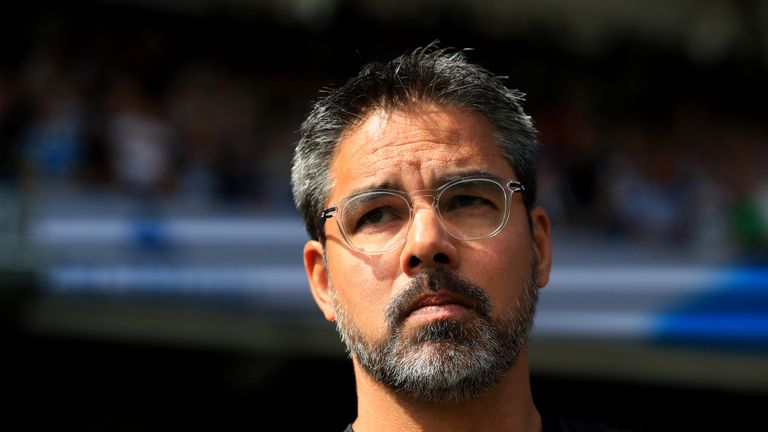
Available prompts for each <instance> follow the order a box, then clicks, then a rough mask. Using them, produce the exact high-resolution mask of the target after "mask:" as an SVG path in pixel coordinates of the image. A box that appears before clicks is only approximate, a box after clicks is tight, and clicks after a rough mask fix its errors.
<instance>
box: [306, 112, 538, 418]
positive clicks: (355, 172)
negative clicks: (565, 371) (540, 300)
mask: <svg viewBox="0 0 768 432" xmlns="http://www.w3.org/2000/svg"><path fill="white" fill-rule="evenodd" d="M477 171H483V172H487V173H489V174H493V175H496V176H499V177H501V178H503V179H516V176H515V172H514V170H513V169H512V168H511V166H510V165H509V164H508V163H507V162H506V159H505V158H504V157H503V155H502V153H501V151H500V150H499V148H498V146H497V142H496V138H495V137H494V135H493V128H492V126H491V124H490V123H489V122H488V121H487V120H486V119H485V118H484V117H482V116H481V115H479V114H476V113H472V112H468V111H466V110H463V109H459V108H454V107H443V106H435V105H423V104H422V105H415V106H411V107H409V108H408V109H406V110H398V111H394V112H382V111H377V112H374V113H372V114H371V115H369V116H368V117H367V118H365V119H364V120H363V121H361V122H359V123H358V124H356V125H353V126H352V127H351V128H350V129H349V130H348V131H347V132H346V133H345V134H344V135H343V136H342V139H341V141H340V142H339V145H338V147H337V149H336V155H335V158H334V161H333V163H332V166H331V173H332V179H333V182H334V185H335V187H334V188H333V190H332V193H331V196H330V197H329V199H328V201H327V202H326V205H327V206H330V205H331V204H332V203H336V202H338V201H340V200H341V199H343V198H345V197H346V196H348V195H350V194H352V193H355V192H357V191H360V190H364V189H368V188H373V187H377V186H381V185H384V184H386V185H387V186H388V187H393V188H397V189H401V190H404V191H415V190H422V189H432V188H437V187H439V186H440V185H441V184H443V183H444V178H445V177H446V176H450V175H456V174H462V173H474V172H477ZM430 203H431V201H430V199H429V198H423V197H419V198H416V199H415V201H414V207H415V216H414V220H413V224H412V226H411V228H410V231H409V232H408V236H407V238H406V241H405V243H404V244H403V245H402V246H400V247H399V248H397V249H395V250H393V251H390V252H387V253H385V254H383V255H364V254H361V253H358V252H356V251H354V250H353V249H351V248H349V247H348V246H347V244H346V243H345V242H344V240H343V237H342V235H341V233H340V232H339V229H338V227H337V226H336V224H335V223H334V222H333V221H330V220H329V221H327V222H326V224H325V229H326V233H327V241H326V252H327V268H326V266H325V265H324V263H323V246H322V244H321V243H319V242H317V241H309V242H307V244H306V245H305V247H304V265H305V268H306V271H307V277H308V279H309V283H310V287H311V291H312V295H313V296H314V298H315V301H316V302H317V304H318V306H319V307H320V309H321V310H322V312H323V314H324V315H325V318H326V319H327V320H329V321H334V320H335V319H336V316H335V312H334V308H333V301H332V299H331V293H330V291H329V289H330V286H329V282H332V286H333V289H335V290H336V294H337V296H338V300H339V302H340V304H341V305H342V306H343V307H344V308H345V310H346V311H347V314H348V315H349V318H350V319H351V320H353V321H354V322H355V323H356V325H357V326H358V327H359V328H360V329H362V331H363V332H364V335H365V337H366V338H367V339H369V340H382V339H383V338H385V336H386V324H385V321H384V310H385V307H386V306H387V304H388V303H389V302H390V301H391V300H392V299H393V298H394V297H395V296H396V295H397V294H398V293H399V292H402V290H403V289H404V288H405V287H406V286H407V284H408V282H409V280H410V279H411V278H413V277H414V276H415V275H417V274H419V272H421V271H424V270H427V269H431V268H435V267H439V266H442V267H445V268H446V269H448V270H450V271H453V272H455V273H457V274H458V275H460V276H461V277H463V278H466V279H467V280H469V281H471V282H473V283H475V284H476V285H477V286H479V287H480V288H482V289H483V290H484V291H485V292H486V294H487V295H488V296H489V298H490V301H491V309H492V315H493V316H498V315H499V314H500V313H501V312H503V311H509V310H515V306H516V301H517V299H518V297H519V296H520V293H521V291H522V289H523V287H524V285H525V282H526V280H527V277H528V274H529V271H530V263H531V259H532V257H533V256H532V254H536V255H538V259H539V265H538V266H537V267H536V269H535V271H536V273H537V276H538V281H539V284H540V288H541V287H544V286H545V285H546V284H547V282H548V280H549V272H550V268H551V261H552V257H551V247H550V228H549V220H548V219H547V215H546V213H545V212H544V210H543V209H541V208H538V207H537V208H534V209H532V211H531V218H532V221H533V226H534V229H533V232H531V230H529V227H528V223H527V221H526V214H525V211H526V209H525V206H524V204H523V202H522V199H521V197H520V196H513V199H512V205H511V209H510V221H509V223H508V224H507V226H506V227H505V228H504V229H503V230H502V232H501V233H500V234H499V235H497V236H495V237H492V238H488V239H483V240H478V241H471V242H467V241H461V240H458V239H456V238H454V237H452V236H451V235H449V234H448V233H447V232H445V231H444V230H443V229H442V227H441V225H440V224H439V221H438V220H437V215H436V214H435V213H434V211H433V210H432V209H431V207H430ZM473 314H474V312H473V311H472V310H469V309H466V308H462V307H456V306H455V305H444V306H431V307H428V308H424V309H421V310H418V311H416V312H415V313H413V314H411V315H410V316H409V317H408V318H407V319H406V322H405V326H406V327H405V331H408V330H409V329H410V330H412V329H414V328H417V327H418V326H420V325H424V323H426V322H429V321H430V320H438V319H442V318H445V317H463V318H465V319H475V317H474V316H473ZM353 364H354V367H355V374H356V383H357V384H356V385H357V395H358V417H357V419H356V420H355V422H354V423H353V427H354V429H355V431H356V432H366V431H384V430H402V431H409V430H441V431H452V430H488V431H497V430H498V431H502V430H510V431H511V430H515V431H537V430H541V420H540V417H539V414H538V412H537V411H536V408H535V406H534V404H533V401H532V398H531V393H530V385H529V378H528V361H527V352H526V351H525V350H524V351H523V352H522V353H521V354H520V357H519V358H518V361H517V363H515V365H514V366H513V367H512V368H511V369H510V370H509V371H508V372H507V373H506V374H505V375H504V376H503V378H502V379H501V381H500V382H499V383H498V384H497V385H496V386H495V387H493V388H491V389H489V390H488V391H487V392H485V393H483V394H482V395H481V396H480V397H478V398H475V399H472V400H469V401H464V402H461V403H458V404H453V405H448V406H446V405H443V404H439V403H429V402H423V401H418V400H413V399H411V398H409V397H408V396H405V395H402V394H396V393H394V392H392V391H391V390H390V389H388V388H387V387H384V386H382V385H381V384H379V383H378V382H376V381H374V380H373V379H371V377H370V376H368V375H367V373H366V372H365V371H363V370H362V369H361V368H360V366H359V364H358V363H357V359H355V358H353ZM501 407H503V408H501Z"/></svg>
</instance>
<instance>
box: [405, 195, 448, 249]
mask: <svg viewBox="0 0 768 432" xmlns="http://www.w3.org/2000/svg"><path fill="white" fill-rule="evenodd" d="M441 193H442V191H440V190H437V189H422V190H417V191H413V192H409V193H408V194H407V195H408V197H409V198H410V199H409V200H407V201H408V206H409V208H410V213H411V214H410V220H409V221H408V226H407V227H406V230H405V231H404V239H405V237H407V236H408V233H410V231H411V229H413V222H414V219H415V218H416V207H417V206H416V201H417V200H416V198H427V197H429V198H431V204H429V207H431V208H432V211H434V212H435V216H436V218H437V223H438V225H440V228H441V229H442V230H443V231H445V232H446V233H448V234H449V235H451V236H452V237H455V238H458V239H461V236H460V235H458V234H457V233H454V232H453V231H452V230H451V229H450V227H448V226H447V225H446V224H445V221H444V220H443V215H442V213H441V212H440V205H439V204H438V202H439V198H440V195H441ZM404 239H403V240H404Z"/></svg>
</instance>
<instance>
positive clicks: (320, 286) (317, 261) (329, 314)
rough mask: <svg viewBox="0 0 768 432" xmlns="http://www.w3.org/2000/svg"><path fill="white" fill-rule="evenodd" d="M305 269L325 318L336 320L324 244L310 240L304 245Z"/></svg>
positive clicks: (313, 294)
mask: <svg viewBox="0 0 768 432" xmlns="http://www.w3.org/2000/svg"><path fill="white" fill-rule="evenodd" d="M304 270H306V272H307V280H308V281H309V288H310V290H311V291H312V297H314V298H315V302H316V303H317V305H318V306H319V307H320V310H321V311H323V315H325V319H327V320H328V321H335V320H336V312H334V309H333V300H332V299H331V293H330V290H329V287H330V284H329V282H328V269H326V268H325V263H324V262H323V245H322V244H321V243H320V242H319V241H315V240H310V241H308V242H307V243H306V244H305V245H304Z"/></svg>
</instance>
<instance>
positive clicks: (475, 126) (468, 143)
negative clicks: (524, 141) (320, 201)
mask: <svg viewBox="0 0 768 432" xmlns="http://www.w3.org/2000/svg"><path fill="white" fill-rule="evenodd" d="M465 171H487V172H489V173H493V174H495V175H498V176H500V177H510V178H511V177H512V176H513V174H514V173H513V172H512V168H511V167H510V166H509V164H508V163H507V161H506V159H505V158H504V156H503V154H502V152H501V150H500V149H499V146H498V144H497V139H496V135H495V132H494V128H493V126H492V125H491V123H490V122H489V121H488V120H487V119H486V118H485V117H483V116H482V115H480V114H477V113H474V112H470V111H467V110H464V109H461V108H455V107H441V106H435V105H417V106H413V107H409V108H408V109H404V110H397V111H392V112H384V111H376V112H374V113H372V114H370V115H369V116H368V117H366V118H365V119H363V120H362V121H361V122H359V123H358V124H356V125H353V126H352V127H351V128H350V129H349V130H347V131H346V132H345V133H344V134H343V135H342V137H341V140H340V141H339V144H338V146H337V148H336V154H335V157H334V160H333V163H332V164H331V175H332V178H333V184H334V188H333V189H334V192H333V195H335V196H337V197H338V195H344V194H346V193H347V192H349V191H351V190H355V189H360V188H366V187H376V186H380V185H384V184H386V185H393V186H396V187H400V188H407V187H409V186H412V187H421V188H431V187H435V186H436V185H435V184H433V183H434V182H435V181H437V179H439V178H441V177H442V176H444V175H446V174H453V173H461V172H465Z"/></svg>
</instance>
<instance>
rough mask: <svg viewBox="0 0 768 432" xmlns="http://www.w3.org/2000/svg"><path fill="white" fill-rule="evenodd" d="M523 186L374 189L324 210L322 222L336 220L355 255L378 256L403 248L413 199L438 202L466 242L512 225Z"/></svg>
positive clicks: (474, 180)
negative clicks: (513, 210) (514, 202)
mask: <svg viewBox="0 0 768 432" xmlns="http://www.w3.org/2000/svg"><path fill="white" fill-rule="evenodd" d="M524 190H525V187H524V186H523V184H522V183H520V182H517V181H514V180H509V181H507V182H506V183H502V182H501V181H498V180H496V179H494V178H490V177H468V178H463V179H458V180H453V181H451V182H448V183H446V184H444V185H443V186H440V187H439V188H437V189H425V190H419V191H414V192H410V193H406V192H402V191H397V190H391V189H373V190H369V191H365V192H361V193H358V194H354V195H352V196H349V197H347V198H344V199H343V200H341V201H340V202H339V203H337V204H335V205H333V206H332V207H329V208H327V209H325V210H323V211H322V212H321V213H320V218H321V219H323V220H327V219H328V218H334V219H335V220H336V224H337V225H338V227H339V230H340V231H341V234H342V236H343V237H344V240H345V241H346V242H347V244H348V245H349V246H350V247H352V248H353V249H355V250H357V251H359V252H362V253H365V254H369V255H376V254H382V253H385V252H388V251H390V250H392V249H395V248H396V247H398V246H400V245H401V244H402V243H403V242H404V241H405V238H406V235H407V233H408V230H409V228H410V226H411V223H412V221H413V216H414V211H413V206H412V204H411V199H412V198H415V197H419V196H428V197H432V208H433V209H434V210H435V212H436V213H437V215H438V220H439V221H440V224H441V225H442V227H443V228H444V229H445V230H446V232H448V233H449V234H450V235H452V236H453V237H456V238H457V239H460V240H480V239H484V238H488V237H493V236H495V235H497V234H498V233H499V232H500V231H501V230H502V228H504V226H505V225H506V224H507V221H508V220H509V208H510V203H511V202H512V195H513V194H514V193H515V192H523V191H524Z"/></svg>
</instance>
